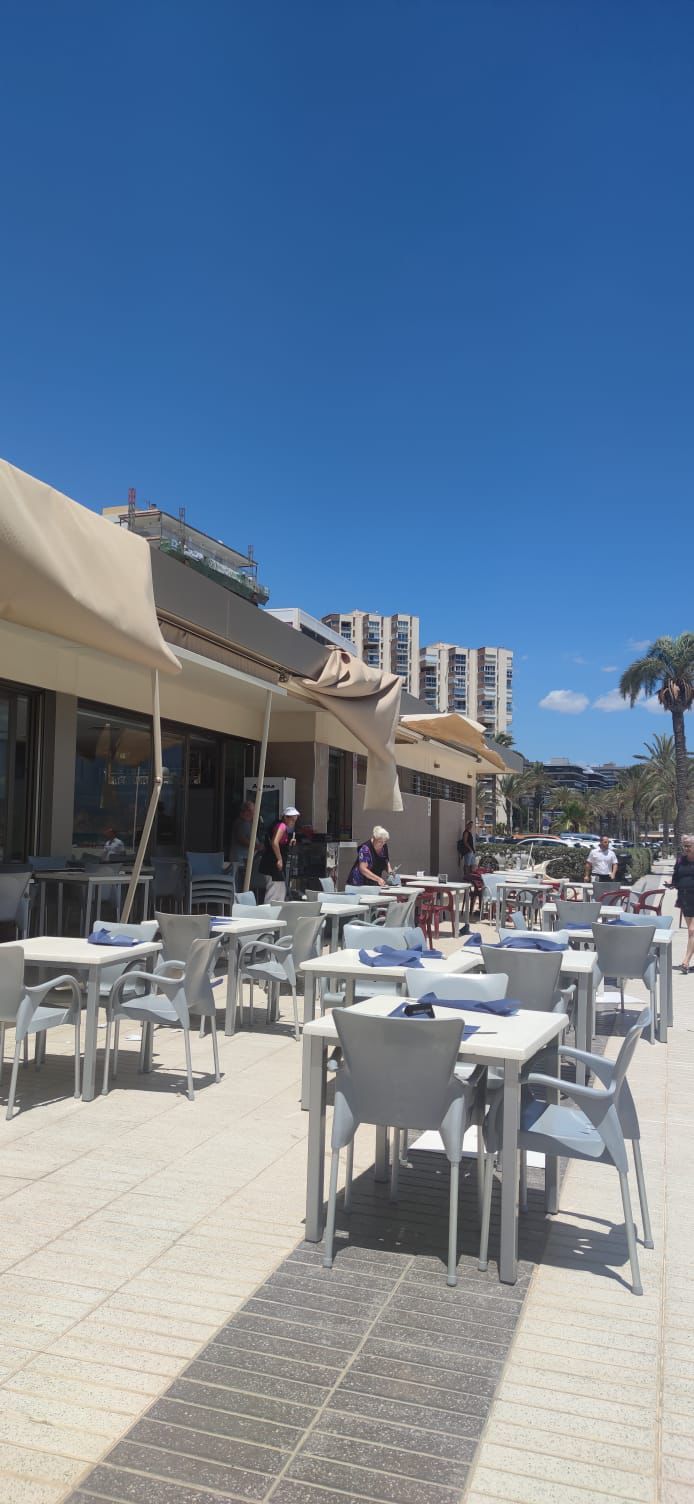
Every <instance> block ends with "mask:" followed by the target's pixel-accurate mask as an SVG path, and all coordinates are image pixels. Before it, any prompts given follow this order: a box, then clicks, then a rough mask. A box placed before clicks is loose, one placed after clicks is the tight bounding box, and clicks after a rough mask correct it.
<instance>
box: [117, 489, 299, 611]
mask: <svg viewBox="0 0 694 1504" xmlns="http://www.w3.org/2000/svg"><path fill="white" fill-rule="evenodd" d="M103 516H104V517H107V518H108V519H109V521H110V522H115V523H118V524H119V525H120V526H121V527H127V528H129V529H130V531H131V532H133V533H139V534H140V536H141V537H143V538H146V539H147V542H148V543H150V544H151V546H152V548H159V549H161V550H162V552H163V553H167V554H171V555H172V556H173V557H174V558H175V559H180V561H181V563H182V564H187V565H188V566H189V567H190V568H191V569H196V570H197V571H198V573H199V574H204V575H206V576H207V578H208V579H210V580H214V581H215V582H216V584H218V585H223V586H224V587H225V588H226V589H227V590H231V591H233V593H234V595H242V596H243V597H244V598H245V599H246V600H248V601H252V602H253V605H254V606H264V605H265V604H266V602H267V601H268V600H269V598H270V592H269V590H268V589H267V586H265V585H261V584H260V582H259V580H258V564H257V561H256V559H255V558H254V556H253V549H252V547H251V546H250V545H249V548H248V552H247V553H245V554H242V553H239V552H238V550H237V549H235V548H230V547H229V545H228V544H227V543H222V542H220V540H219V539H218V538H210V536H209V534H208V533H202V532H201V531H200V529H199V528H197V527H191V525H190V523H189V522H187V521H186V514H185V507H181V508H180V510H179V513H178V516H177V517H173V516H172V515H171V513H170V512H162V510H161V508H160V507H154V506H150V505H149V504H147V503H146V504H145V505H144V506H142V507H139V506H138V505H137V502H136V500H135V492H134V491H130V492H129V493H128V503H127V506H121V507H104V508H103Z"/></svg>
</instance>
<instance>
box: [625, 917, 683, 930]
mask: <svg viewBox="0 0 694 1504" xmlns="http://www.w3.org/2000/svg"><path fill="white" fill-rule="evenodd" d="M672 920H673V916H672V914H657V915H653V914H622V916H621V924H622V925H623V924H634V925H636V926H637V927H638V926H639V925H641V926H643V925H644V924H654V925H655V927H656V929H657V930H670V929H672Z"/></svg>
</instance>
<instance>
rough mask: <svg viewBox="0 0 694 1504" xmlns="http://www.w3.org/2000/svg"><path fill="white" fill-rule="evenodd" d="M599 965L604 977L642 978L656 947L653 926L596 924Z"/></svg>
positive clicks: (594, 936) (594, 934) (595, 934)
mask: <svg viewBox="0 0 694 1504" xmlns="http://www.w3.org/2000/svg"><path fill="white" fill-rule="evenodd" d="M591 929H592V931H593V938H594V940H595V951H596V956H597V962H598V966H599V968H600V970H601V972H602V974H603V976H604V977H619V978H621V979H626V980H629V979H630V978H633V977H639V978H640V977H642V976H643V973H644V971H645V970H646V965H647V962H648V955H649V952H650V949H651V946H652V944H653V936H654V935H655V931H656V926H655V924H654V923H653V922H651V924H643V925H638V924H636V925H635V924H593V925H591Z"/></svg>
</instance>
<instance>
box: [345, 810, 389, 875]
mask: <svg viewBox="0 0 694 1504" xmlns="http://www.w3.org/2000/svg"><path fill="white" fill-rule="evenodd" d="M389 839H390V837H389V835H388V831H387V830H385V829H384V827H383V826H382V825H374V828H373V830H372V832H371V836H370V838H369V840H368V841H365V842H364V844H363V846H360V847H359V850H358V852H357V860H356V862H355V863H354V866H353V868H352V871H351V872H350V874H349V877H348V879H347V882H348V884H349V886H350V887H352V888H361V887H363V886H364V885H365V884H366V883H375V885H376V887H378V888H385V887H386V886H387V884H386V877H387V876H389V874H390V873H391V872H392V870H393V869H392V867H391V865H390V856H389V855H388V841H389Z"/></svg>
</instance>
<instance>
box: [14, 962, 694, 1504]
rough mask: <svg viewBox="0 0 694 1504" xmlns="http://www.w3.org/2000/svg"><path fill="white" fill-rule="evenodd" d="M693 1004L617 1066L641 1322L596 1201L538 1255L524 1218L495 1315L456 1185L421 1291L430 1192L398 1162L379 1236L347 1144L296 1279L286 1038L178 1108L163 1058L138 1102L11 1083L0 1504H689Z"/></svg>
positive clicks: (681, 990)
mask: <svg viewBox="0 0 694 1504" xmlns="http://www.w3.org/2000/svg"><path fill="white" fill-rule="evenodd" d="M678 944H679V942H678ZM693 983H694V979H691V978H690V979H681V981H678V984H677V994H679V998H678V1001H677V1003H676V1028H675V1031H674V1032H673V1034H672V1035H671V1044H670V1046H669V1048H668V1050H667V1051H665V1050H664V1049H662V1047H658V1048H656V1049H655V1050H650V1049H649V1048H648V1047H647V1046H646V1045H644V1046H642V1047H640V1049H639V1051H638V1052H637V1067H638V1075H637V1076H635V1077H634V1079H635V1081H636V1094H637V1100H638V1102H639V1106H640V1108H641V1116H642V1126H643V1129H644V1136H645V1144H644V1151H645V1156H646V1168H647V1174H648V1176H649V1189H650V1194H651V1203H652V1212H653V1222H654V1231H655V1237H656V1251H655V1254H650V1255H646V1254H644V1252H643V1250H641V1257H642V1267H643V1274H644V1284H645V1286H646V1292H647V1293H646V1295H645V1296H644V1298H643V1299H642V1300H636V1299H635V1298H634V1297H633V1296H632V1295H631V1294H630V1292H629V1290H628V1288H627V1287H626V1284H625V1283H624V1282H623V1279H622V1274H623V1272H624V1271H623V1264H624V1244H623V1235H622V1234H621V1233H620V1229H619V1209H618V1207H616V1206H615V1200H614V1187H613V1186H611V1185H610V1182H611V1180H612V1177H611V1176H610V1175H608V1174H606V1172H605V1171H596V1170H595V1169H593V1170H590V1169H586V1167H582V1166H581V1167H578V1166H572V1167H570V1169H569V1172H568V1175H567V1178H566V1181H565V1183H564V1188H563V1191H562V1197H561V1213H560V1216H559V1217H557V1218H556V1219H554V1222H553V1223H552V1225H551V1227H550V1228H549V1237H548V1238H547V1224H546V1223H545V1221H544V1219H543V1217H542V1213H541V1198H540V1196H539V1193H534V1192H532V1191H531V1209H530V1213H529V1216H528V1218H526V1219H523V1229H522V1244H521V1249H522V1254H523V1255H524V1259H525V1262H524V1265H523V1270H522V1278H521V1281H519V1284H518V1286H516V1287H515V1289H514V1290H508V1289H506V1288H505V1287H501V1286H500V1285H499V1284H498V1281H497V1278H496V1273H495V1270H494V1269H493V1268H492V1269H490V1272H489V1274H488V1275H486V1276H482V1275H480V1274H479V1273H478V1272H477V1270H476V1267H475V1263H474V1251H475V1240H476V1218H475V1212H474V1204H473V1196H474V1192H473V1186H472V1184H471V1183H469V1184H468V1185H467V1186H466V1189H465V1192H464V1194H463V1197H462V1198H461V1236H462V1240H463V1242H462V1255H461V1265H460V1275H461V1278H460V1284H459V1286H458V1289H457V1290H456V1291H454V1292H450V1291H448V1289H447V1288H446V1286H445V1280H444V1274H443V1266H442V1262H441V1259H442V1254H443V1252H444V1250H445V1213H446V1207H445V1200H446V1180H447V1177H446V1174H445V1170H443V1167H442V1166H441V1165H439V1163H438V1161H436V1160H433V1159H431V1157H429V1156H427V1157H426V1159H425V1158H424V1157H423V1156H416V1155H412V1156H411V1159H412V1167H411V1168H410V1169H409V1170H408V1171H406V1172H404V1173H403V1176H402V1183H401V1199H400V1202H399V1204H398V1207H397V1209H396V1210H394V1209H393V1207H392V1206H391V1205H390V1204H389V1202H388V1199H387V1190H386V1188H385V1187H380V1186H378V1187H375V1186H374V1183H373V1179H372V1176H371V1175H370V1174H369V1173H368V1168H367V1167H368V1166H369V1162H370V1153H369V1151H370V1148H371V1144H370V1142H367V1141H366V1137H367V1136H366V1135H365V1136H364V1142H363V1144H362V1146H361V1150H360V1147H359V1145H358V1156H359V1153H361V1158H359V1157H358V1166H357V1168H358V1169H362V1171H363V1172H364V1173H362V1174H361V1175H360V1176H359V1177H358V1179H357V1181H356V1182H355V1206H354V1212H353V1214H352V1217H351V1218H350V1219H349V1221H350V1242H349V1244H346V1243H343V1246H342V1247H341V1249H340V1252H339V1256H338V1257H337V1258H336V1262H335V1268H334V1270H333V1271H332V1273H331V1272H329V1271H324V1270H323V1269H322V1266H321V1263H320V1251H319V1250H317V1249H315V1248H313V1247H310V1246H307V1245H299V1246H298V1247H296V1243H297V1239H298V1238H300V1236H301V1218H302V1210H303V1206H302V1203H303V1176H304V1168H305V1147H304V1135H305V1118H304V1117H303V1116H302V1115H301V1114H300V1112H299V1111H298V1108H297V1103H296V1095H297V1092H296V1088H297V1080H298V1066H299V1062H298V1052H297V1051H296V1047H295V1046H293V1044H292V1042H291V1040H290V1039H289V1037H288V1035H287V1033H285V1032H284V1031H281V1032H279V1033H275V1032H274V1031H272V1032H269V1033H268V1032H266V1031H265V1030H257V1031H256V1032H255V1033H254V1034H253V1035H249V1034H248V1033H245V1034H244V1035H243V1036H239V1037H237V1039H235V1040H232V1041H226V1042H225V1043H224V1045H223V1051H222V1055H223V1070H224V1072H225V1079H224V1081H223V1083H222V1085H221V1086H220V1087H212V1088H211V1089H209V1090H207V1089H203V1090H201V1091H200V1093H199V1095H198V1099H197V1101H196V1104H195V1106H194V1107H192V1108H191V1105H190V1104H188V1103H186V1102H185V1101H184V1100H182V1099H181V1097H180V1095H179V1090H178V1088H179V1085H180V1069H179V1062H178V1051H177V1050H176V1048H175V1041H174V1040H173V1038H172V1036H167V1037H166V1039H165V1040H163V1041H162V1043H161V1046H160V1047H158V1054H159V1060H160V1070H159V1072H158V1073H157V1074H156V1075H155V1077H154V1078H152V1079H151V1080H150V1081H148V1082H147V1083H145V1082H143V1080H142V1079H141V1078H137V1077H136V1076H135V1074H134V1070H133V1068H132V1064H131V1067H130V1071H128V1067H127V1063H126V1067H125V1068H124V1071H123V1076H122V1083H121V1086H120V1087H119V1089H118V1090H117V1091H116V1092H114V1093H113V1095H112V1096H110V1097H109V1098H108V1099H104V1100H103V1101H99V1102H95V1103H94V1104H92V1105H91V1106H90V1107H89V1108H88V1109H85V1108H82V1107H81V1106H80V1104H75V1103H72V1102H70V1101H69V1100H68V1101H67V1102H66V1101H65V1100H63V1099H61V1098H60V1093H61V1092H62V1090H63V1089H64V1085H65V1082H64V1081H63V1080H62V1079H61V1078H60V1076H58V1078H57V1079H56V1078H55V1077H53V1076H51V1078H50V1079H51V1081H52V1082H53V1081H55V1084H56V1088H57V1091H56V1100H55V1101H53V1102H47V1101H46V1096H47V1093H46V1090H45V1088H46V1084H47V1081H48V1077H47V1076H46V1077H44V1078H39V1081H40V1084H37V1083H35V1082H34V1080H33V1079H32V1078H33V1072H29V1073H28V1078H29V1079H27V1076H25V1078H24V1086H23V1090H24V1093H25V1097H26V1099H27V1100H26V1104H25V1105H26V1106H27V1108H28V1107H29V1105H30V1099H31V1096H32V1095H34V1096H35V1097H36V1099H37V1100H39V1099H40V1100H41V1103H42V1106H41V1108H40V1109H39V1108H38V1107H37V1108H36V1109H35V1110H34V1111H31V1110H27V1111H26V1112H25V1113H23V1114H22V1115H21V1116H20V1117H19V1118H18V1119H17V1120H16V1121H15V1123H13V1124H11V1125H5V1124H2V1125H0V1127H2V1129H6V1130H7V1133H6V1134H4V1133H3V1134H1V1135H0V1196H3V1197H4V1198H5V1200H4V1202H3V1212H4V1213H5V1216H4V1218H3V1222H4V1232H3V1239H2V1242H1V1243H0V1268H3V1269H4V1271H5V1272H4V1274H3V1281H2V1284H0V1336H2V1338H4V1339H5V1340H4V1341H3V1345H2V1349H1V1350H0V1398H1V1400H2V1406H1V1408H0V1499H1V1500H2V1504H58V1501H60V1500H63V1499H65V1498H66V1496H67V1495H69V1496H70V1498H71V1499H73V1501H75V1504H76V1501H77V1500H79V1501H80V1504H93V1501H96V1499H102V1500H104V1499H111V1500H118V1501H129V1500H133V1501H134V1500H138V1501H140V1500H141V1501H143V1504H145V1501H146V1504H150V1501H151V1504H213V1501H215V1500H217V1501H219V1500H220V1499H221V1500H223V1499H228V1500H231V1499H238V1498H244V1499H258V1500H264V1499H266V1498H272V1499H273V1500H277V1501H278V1504H340V1501H341V1504H345V1500H346V1499H355V1500H356V1499H371V1500H378V1501H383V1504H408V1501H410V1500H412V1501H413V1504H420V1501H422V1504H427V1501H429V1500H431V1501H440V1504H449V1501H450V1504H458V1501H459V1500H461V1499H462V1498H465V1499H466V1500H467V1501H468V1504H483V1501H486V1504H490V1501H494V1500H502V1499H511V1500H518V1501H520V1504H536V1501H542V1504H544V1501H546V1500H552V1501H553V1500H554V1499H558V1498H560V1499H561V1500H562V1501H563V1504H564V1501H565V1504H574V1501H575V1504H588V1501H589V1500H590V1501H596V1504H602V1500H603V1499H606V1498H607V1497H610V1498H612V1499H617V1500H619V1499H624V1500H628V1501H631V1500H632V1499H633V1500H637V1499H638V1500H641V1499H649V1500H650V1499H653V1500H655V1499H660V1498H662V1500H663V1501H664V1504H680V1501H683V1500H684V1499H689V1498H691V1497H694V1474H693V1469H694V1460H692V1459H693V1456H694V1424H693V1423H692V1421H691V1413H690V1412H691V1411H692V1408H694V1407H693V1406H692V1399H694V1395H693V1394H692V1390H693V1389H694V1371H693V1367H694V1366H693V1365H692V1364H691V1362H690V1351H689V1348H690V1340H691V1337H692V1336H694V1317H693V1314H692V1313H693V1311H694V1303H693V1302H692V1301H691V1298H690V1295H689V1285H688V1280H687V1269H688V1258H689V1249H690V1246H691V1234H692V1231H694V1229H693V1228H692V1220H693V1215H694V1214H693V1213H692V1202H693V1200H694V1197H693V1195H692V1190H691V1186H692V1178H691V1168H692V1167H691V1165H690V1163H689V1161H690V1160H691V1158H692V1157H693V1156H694V1150H692V1149H690V1148H689V1147H688V1145H689V1143H690V1142H691V1108H690V1090H689V1080H690V1072H691V1067H692V1064H694V1060H693V1058H692V1056H693V1053H694V1051H693V1048H692V1040H693V1038H694V1036H693V1035H692V1032H691V1030H690V1029H689V1027H688V1014H690V1013H691V1007H690V1006H689V1005H688V998H689V992H690V990H691V991H692V995H693V996H694V987H693V985H692V984H693ZM677 994H676V996H677ZM683 998H684V1000H682V999H683ZM206 1047H207V1050H209V1042H207V1046H206ZM195 1052H196V1056H197V1060H198V1063H199V1064H201V1065H204V1063H205V1042H200V1043H199V1044H196V1046H195ZM48 1068H49V1067H47V1070H48ZM50 1069H51V1071H54V1070H57V1071H58V1072H59V1071H60V1066H59V1065H56V1063H55V1062H53V1063H52V1064H51V1065H50ZM683 1139H684V1142H682V1140H683ZM675 1142H676V1144H677V1150H676V1156H675V1152H674V1148H672V1149H671V1153H672V1154H673V1161H672V1163H673V1173H672V1175H671V1176H670V1177H669V1178H668V1179H667V1180H666V1181H665V1182H664V1180H663V1166H664V1161H665V1157H666V1154H667V1149H668V1145H669V1144H670V1145H674V1143H675ZM675 1165H676V1166H677V1173H675V1169H674V1166H675ZM685 1167H686V1169H687V1170H688V1171H689V1175H688V1176H687V1175H686V1174H685V1173H684V1170H685ZM442 1171H443V1173H442ZM663 1184H665V1185H666V1196H665V1195H664V1194H663V1192H662V1187H663ZM586 1209H588V1210H589V1213H590V1215H588V1214H587V1210H586ZM665 1210H667V1219H666V1218H665ZM600 1217H604V1219H605V1221H604V1223H601V1222H600V1221H599V1218H600ZM613 1217H614V1219H615V1221H616V1222H617V1224H618V1226H617V1231H616V1232H615V1233H611V1231H610V1227H611V1222H612V1218H613ZM343 1226H344V1224H343ZM666 1231H667V1272H668V1281H667V1286H666V1285H665V1282H664V1280H663V1260H664V1247H665V1244H664V1237H665V1232H666ZM492 1237H493V1240H494V1231H493V1235H492ZM546 1238H547V1241H546V1243H545V1239H546ZM543 1243H545V1246H544V1252H543V1262H542V1265H541V1267H540V1268H539V1269H537V1270H536V1271H535V1273H534V1274H532V1263H531V1261H532V1260H533V1259H535V1258H537V1257H538V1255H539V1253H540V1252H541V1251H542V1249H543ZM492 1246H494V1241H493V1243H492ZM290 1250H293V1251H290ZM287 1255H289V1256H288V1257H287ZM526 1290H529V1294H528V1295H527V1298H526V1299H525V1301H524V1299H523V1298H524V1296H525V1294H526ZM249 1297H250V1298H249ZM244 1302H245V1304H244ZM608 1329H609V1333H610V1337H609V1340H606V1339H605V1332H606V1330H608ZM567 1375H568V1377H567ZM480 1437H481V1445H478V1443H479V1441H480ZM121 1438H122V1439H121ZM114 1443H115V1446H114ZM101 1458H103V1459H104V1460H103V1461H99V1459H101ZM94 1463H97V1466H96V1468H94ZM657 1478H658V1479H659V1482H658V1485H657V1487H656V1479H657ZM75 1488H77V1490H78V1491H77V1493H73V1492H72V1490H74V1489H75Z"/></svg>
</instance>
